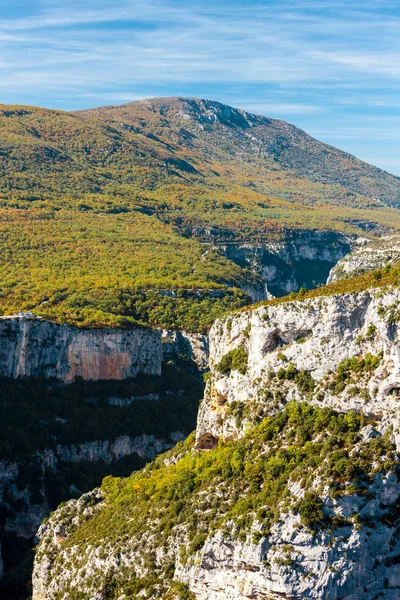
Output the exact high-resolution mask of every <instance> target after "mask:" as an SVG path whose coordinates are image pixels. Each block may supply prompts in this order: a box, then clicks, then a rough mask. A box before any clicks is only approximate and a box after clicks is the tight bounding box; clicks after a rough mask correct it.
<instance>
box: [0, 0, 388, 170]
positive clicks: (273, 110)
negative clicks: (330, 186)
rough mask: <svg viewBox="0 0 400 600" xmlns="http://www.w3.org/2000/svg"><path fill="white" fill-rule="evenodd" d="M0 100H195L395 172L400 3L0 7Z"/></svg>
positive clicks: (91, 0)
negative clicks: (275, 122)
mask: <svg viewBox="0 0 400 600" xmlns="http://www.w3.org/2000/svg"><path fill="white" fill-rule="evenodd" d="M0 90H1V93H0V102H3V103H7V104H8V103H10V104H34V105H40V106H46V107H50V108H62V109H66V110H73V109H79V108H88V107H93V106H99V105H104V104H117V103H124V102H128V101H131V100H137V99H141V98H147V97H154V96H176V95H181V96H199V97H203V98H212V99H215V100H219V101H221V102H226V103H228V104H231V105H234V106H239V107H242V108H245V109H247V110H250V111H252V112H257V113H260V114H265V115H267V116H271V117H277V118H282V119H285V120H287V121H290V122H291V123H294V124H295V125H298V126H299V127H302V128H303V129H305V130H306V131H307V132H309V133H310V134H311V135H314V136H315V137H316V138H318V139H320V140H323V141H325V142H328V143H330V144H333V145H335V146H338V147H340V148H342V149H344V150H347V151H349V152H351V153H352V154H355V155H356V156H359V157H360V158H362V159H364V160H367V161H368V162H371V163H373V164H376V165H377V166H380V167H382V168H384V169H386V170H388V171H391V172H392V173H396V174H399V175H400V152H399V149H400V144H399V139H400V2H399V1H398V0H393V1H390V0H370V1H368V0H367V1H365V0H364V2H359V1H357V0H355V1H351V0H348V2H342V1H340V0H327V1H323V0H304V1H298V0H293V1H290V0H281V1H279V0H271V1H260V0H248V1H246V2H244V1H243V0H241V1H238V0H229V1H224V0H214V1H213V2H211V1H209V0H197V1H194V0H192V1H189V0H135V1H133V0H113V2H111V0H107V2H106V1H105V0H79V2H78V1H77V0H68V1H67V2H65V0H63V1H60V0H1V11H0Z"/></svg>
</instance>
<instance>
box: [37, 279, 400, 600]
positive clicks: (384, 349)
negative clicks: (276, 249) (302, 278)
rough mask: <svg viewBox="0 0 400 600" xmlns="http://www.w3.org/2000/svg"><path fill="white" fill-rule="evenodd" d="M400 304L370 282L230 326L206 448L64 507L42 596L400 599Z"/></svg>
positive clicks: (246, 316)
mask: <svg viewBox="0 0 400 600" xmlns="http://www.w3.org/2000/svg"><path fill="white" fill-rule="evenodd" d="M399 301H400V291H399V290H398V289H397V288H396V287H392V288H386V289H370V290H365V291H362V292H359V293H344V294H342V295H332V296H326V297H324V296H321V297H317V298H314V299H305V300H303V301H301V300H296V301H293V302H284V303H272V304H269V305H267V306H260V307H258V308H253V309H248V310H242V311H238V312H236V313H234V314H232V315H230V316H228V317H227V318H226V319H223V320H220V321H217V322H216V323H215V325H214V326H213V328H212V331H211V334H210V366H211V375H210V378H209V380H208V383H207V387H206V392H205V397H204V400H203V403H202V405H201V408H200V411H199V416H198V425H197V432H196V443H195V446H194V447H192V446H191V442H190V440H189V442H188V443H187V444H186V446H181V447H179V448H178V449H177V450H176V451H175V453H172V454H170V455H167V456H166V457H165V458H163V459H158V461H156V463H155V464H154V465H153V466H151V467H148V468H146V470H145V471H144V472H143V473H141V474H138V475H137V476H133V477H132V479H130V480H127V481H126V482H124V481H118V480H113V482H108V483H107V484H106V485H105V486H103V488H102V489H101V490H96V491H95V492H93V493H91V494H88V495H86V496H83V497H82V498H81V499H80V500H78V501H73V502H71V503H69V504H68V505H67V506H65V507H64V508H61V509H59V510H58V511H57V512H56V513H55V515H54V516H53V517H52V518H51V519H50V520H49V522H48V523H47V524H45V525H44V526H42V527H41V529H40V531H39V538H40V544H39V548H38V552H37V558H36V562H35V569H34V578H33V581H34V594H33V599H34V600H53V599H55V598H56V597H59V594H63V597H65V598H66V597H68V598H71V599H72V598H75V596H74V594H78V593H84V594H86V595H87V596H88V597H91V598H96V599H98V600H103V599H105V598H109V597H111V598H125V597H130V596H129V594H132V590H136V592H135V593H138V591H141V593H140V595H139V596H137V597H141V596H143V597H150V596H151V593H152V594H153V595H154V594H156V596H157V597H159V598H163V599H165V600H166V599H167V598H168V599H169V598H180V597H187V598H188V597H190V598H196V599H197V600H244V599H246V598H254V599H259V600H261V599H262V598H270V599H271V600H278V599H282V598H287V599H289V598H290V599H293V600H304V599H310V600H311V599H315V600H328V599H330V600H358V599H361V598H362V599H363V600H375V599H377V598H382V599H383V600H397V599H398V598H399V596H400V568H399V557H400V543H399V540H398V531H399V528H400V478H399V472H400V461H399V456H398V449H399V446H400V437H399V416H398V395H399V390H400V339H399V335H400V328H399V325H398V321H399V320H400V315H399V312H398V305H399ZM123 515H124V516H123ZM121 522H123V523H125V525H124V527H123V528H122V529H121V525H120V523H121ZM114 528H116V531H114ZM111 531H113V533H111ZM121 536H122V537H121ZM121 539H123V543H121ZM82 540H85V545H84V546H82V544H83V542H82ZM83 552H84V553H85V554H84V561H83V560H82V559H81V558H80V555H81V554H82V553H83ZM149 581H151V582H152V583H151V585H150V583H149ZM179 586H183V587H179ZM110 590H111V591H110ZM151 590H152V591H151ZM179 590H181V592H182V593H183V590H185V591H184V593H185V594H186V596H180V595H179V594H180V593H181V592H179ZM107 594H108V595H107ZM110 594H111V596H110ZM146 594H150V596H148V595H146ZM190 594H192V595H190ZM76 597H78V596H76ZM133 597H136V596H135V595H133Z"/></svg>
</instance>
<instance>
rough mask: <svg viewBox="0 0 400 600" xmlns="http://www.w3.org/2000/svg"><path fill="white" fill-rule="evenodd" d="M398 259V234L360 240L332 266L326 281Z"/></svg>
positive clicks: (368, 269)
mask: <svg viewBox="0 0 400 600" xmlns="http://www.w3.org/2000/svg"><path fill="white" fill-rule="evenodd" d="M368 242H369V243H368ZM399 261H400V236H399V234H392V235H387V236H383V237H381V238H379V240H374V241H373V242H370V241H369V240H362V243H360V244H359V245H358V246H356V247H355V248H354V249H353V250H352V251H351V252H350V253H349V254H347V255H346V256H345V257H344V258H342V259H341V260H339V262H338V263H337V264H336V265H335V266H334V267H333V269H332V270H331V272H330V274H329V278H328V283H330V282H332V281H336V280H337V279H342V278H343V277H349V276H352V275H356V274H358V273H364V272H365V271H370V270H372V269H380V268H382V267H384V266H385V265H388V264H392V263H396V262H399Z"/></svg>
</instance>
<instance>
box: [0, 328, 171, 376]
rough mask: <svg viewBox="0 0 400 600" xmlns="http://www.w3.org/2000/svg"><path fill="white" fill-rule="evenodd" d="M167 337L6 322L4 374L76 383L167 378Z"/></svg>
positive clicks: (0, 350)
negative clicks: (164, 359) (164, 343)
mask: <svg viewBox="0 0 400 600" xmlns="http://www.w3.org/2000/svg"><path fill="white" fill-rule="evenodd" d="M161 362H162V347H161V333H160V332H158V331H152V330H149V329H133V330H122V329H121V330H120V329H79V328H77V327H68V326H65V325H57V324H55V323H49V322H47V321H43V320H41V319H37V318H35V317H34V316H33V317H30V318H29V317H28V318H27V317H20V316H16V317H15V318H0V375H3V376H6V377H12V378H18V377H24V376H43V377H46V378H51V377H55V378H56V379H59V380H61V381H63V382H64V383H70V382H72V381H74V380H75V379H76V378H77V377H81V378H82V379H84V380H88V381H89V380H91V381H94V380H102V379H126V378H128V377H135V376H136V375H137V374H138V373H145V374H149V375H160V374H161Z"/></svg>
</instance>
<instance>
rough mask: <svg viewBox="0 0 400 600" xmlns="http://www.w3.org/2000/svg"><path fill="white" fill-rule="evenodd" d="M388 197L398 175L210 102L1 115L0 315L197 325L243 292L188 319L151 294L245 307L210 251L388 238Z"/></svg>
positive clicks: (239, 276)
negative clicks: (296, 236) (325, 235)
mask: <svg viewBox="0 0 400 600" xmlns="http://www.w3.org/2000/svg"><path fill="white" fill-rule="evenodd" d="M399 198H400V179H399V178H397V177H395V176H393V175H390V174H388V173H385V172H383V171H381V170H379V169H377V168H375V167H372V166H370V165H367V164H365V163H363V162H361V161H359V160H358V159H356V158H354V157H352V156H350V155H348V154H346V153H344V152H341V151H339V150H336V149H335V148H332V147H330V146H327V145H325V144H322V143H320V142H318V141H316V140H314V139H313V138H311V137H310V136H308V135H307V134H306V133H304V132H303V131H301V130H299V129H297V128H296V127H294V126H292V125H289V124H287V123H285V122H283V121H279V120H274V119H268V118H266V117H260V116H256V115H252V114H250V113H246V112H244V111H242V110H238V109H233V108H231V107H228V106H224V105H222V104H219V103H217V102H211V101H206V100H196V99H191V100H189V99H182V98H168V99H156V100H148V101H141V102H135V103H131V104H127V105H123V106H119V107H105V108H99V109H93V110H89V111H83V112H75V113H67V112H62V111H52V110H47V109H41V108H34V107H21V106H5V105H2V106H0V233H1V236H0V254H1V257H2V265H3V266H2V273H1V276H0V310H1V311H2V312H6V313H7V312H13V311H15V310H17V309H20V308H25V309H33V310H35V312H37V313H38V314H42V315H43V316H47V317H51V318H55V319H57V320H59V321H63V322H70V323H71V322H75V323H78V324H84V325H96V324H97V325H99V324H112V325H118V324H122V322H126V319H128V320H129V319H130V320H132V321H135V322H137V321H139V322H143V321H146V322H150V323H151V324H152V325H165V326H173V325H178V326H185V327H187V328H192V329H199V328H207V327H208V326H209V325H210V324H211V322H212V318H214V317H215V316H218V315H219V314H221V312H223V310H225V309H226V308H227V307H228V308H229V307H232V308H233V307H235V306H237V305H238V304H243V303H245V302H247V301H248V298H247V296H246V293H239V292H238V293H237V295H236V296H235V297H234V298H232V297H224V298H223V300H222V299H221V298H219V299H218V298H217V299H215V297H214V298H213V299H212V300H209V298H210V296H207V298H208V300H206V307H205V310H201V311H200V312H201V314H202V318H201V319H200V321H201V322H198V320H197V321H196V319H195V320H194V321H193V319H192V317H190V318H186V319H185V318H183V317H182V314H183V313H184V312H187V311H186V308H187V307H190V306H192V300H193V298H190V299H189V300H188V299H187V298H186V299H185V301H183V300H181V299H178V301H177V300H176V299H171V298H170V297H169V296H165V294H163V293H160V292H157V293H154V291H153V290H163V289H167V290H171V289H174V290H177V289H180V290H183V289H186V290H194V289H202V290H209V289H222V290H223V289H227V288H228V287H232V286H234V287H236V288H238V289H239V288H241V289H242V290H244V291H245V292H249V291H250V292H251V293H252V296H253V298H255V297H257V295H260V293H262V292H263V289H264V288H263V283H264V282H263V280H262V277H261V276H260V274H257V275H254V274H252V273H251V272H250V271H249V269H248V268H245V266H246V265H243V264H241V263H240V261H236V263H235V262H233V260H230V259H229V258H227V254H228V253H227V252H226V251H225V250H224V251H222V246H226V245H228V246H234V245H238V244H253V245H255V246H256V247H265V246H266V245H269V247H270V246H271V244H276V243H280V242H282V241H285V240H288V239H291V236H293V232H296V231H299V232H302V231H304V230H306V231H310V230H311V231H340V232H343V233H344V234H346V235H358V234H360V233H362V234H363V235H365V230H371V231H375V232H376V233H379V232H381V231H386V230H388V229H389V228H395V229H396V228H398V227H399V226H400V219H399V216H400V213H399V211H398V209H397V208H393V207H397V205H398V204H399ZM204 244H207V245H206V247H205V245H204ZM210 245H211V247H215V248H216V250H211V251H210ZM218 250H221V251H218ZM149 290H150V292H149ZM144 292H146V294H145V296H143V293H144ZM149 293H150V296H149V295H148V294H149ZM186 293H187V292H186ZM203 294H204V292H203ZM240 294H242V295H240ZM168 298H169V299H168ZM203 300H204V298H202V301H203ZM202 308H203V309H204V305H203V307H202ZM198 312H199V311H197V314H198ZM207 314H210V318H207V316H206V315H207Z"/></svg>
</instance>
